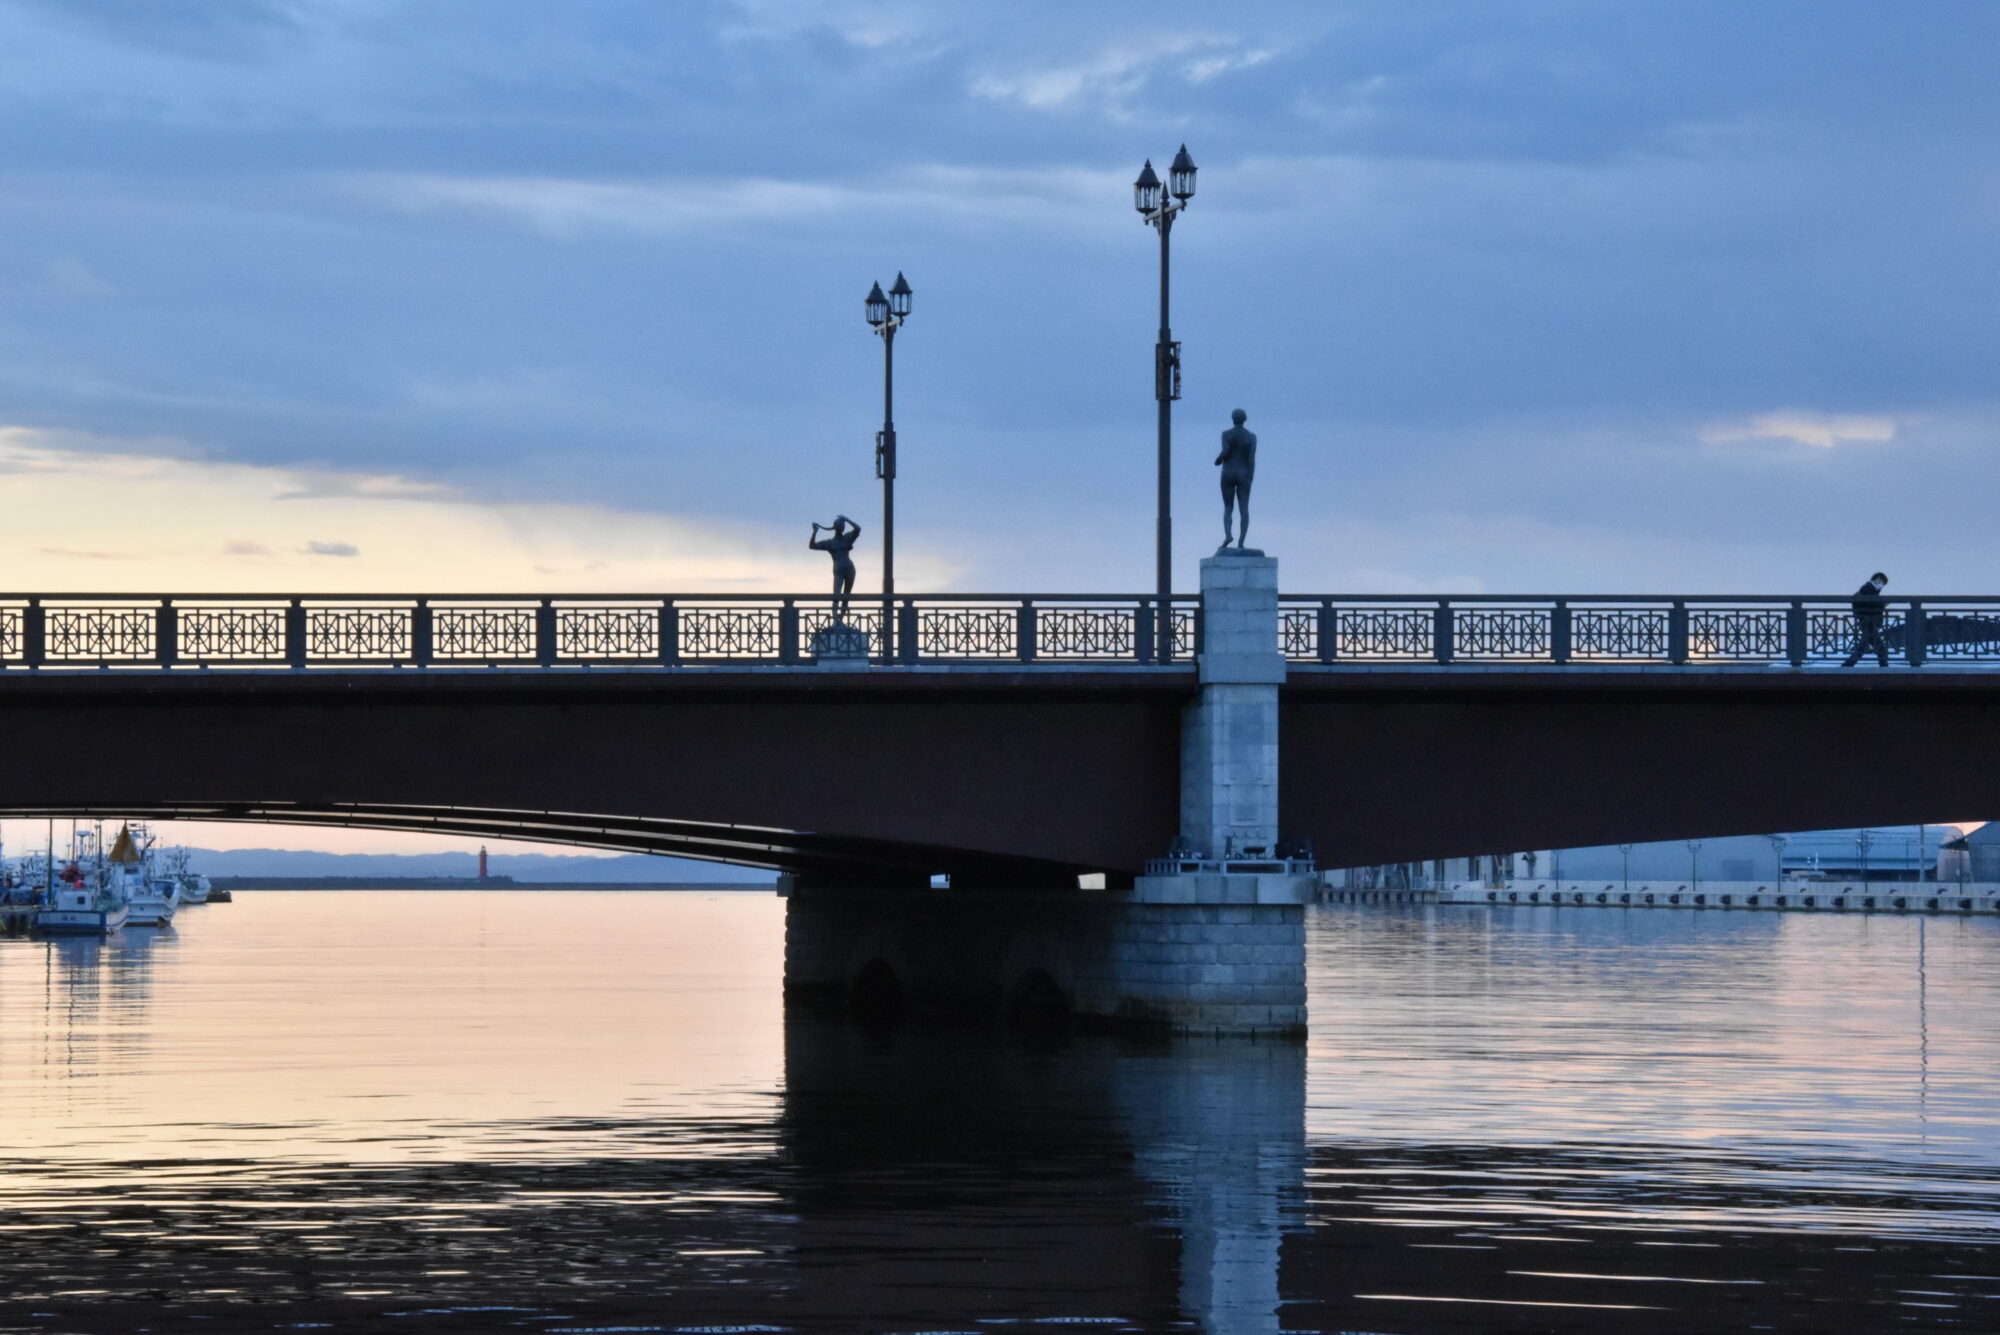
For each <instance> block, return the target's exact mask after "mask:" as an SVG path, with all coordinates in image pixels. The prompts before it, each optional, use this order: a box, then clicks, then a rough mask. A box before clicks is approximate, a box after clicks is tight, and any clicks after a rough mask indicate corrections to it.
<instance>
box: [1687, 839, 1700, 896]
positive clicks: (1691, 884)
mask: <svg viewBox="0 0 2000 1335" xmlns="http://www.w3.org/2000/svg"><path fill="white" fill-rule="evenodd" d="M1688 889H1690V890H1699V889H1701V840H1699V839H1690V840H1688Z"/></svg>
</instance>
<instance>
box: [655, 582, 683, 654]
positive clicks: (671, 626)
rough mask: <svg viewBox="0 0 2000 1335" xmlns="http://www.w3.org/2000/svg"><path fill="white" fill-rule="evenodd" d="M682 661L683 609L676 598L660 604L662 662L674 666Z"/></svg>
mask: <svg viewBox="0 0 2000 1335" xmlns="http://www.w3.org/2000/svg"><path fill="white" fill-rule="evenodd" d="M680 661H681V609H680V608H678V607H675V606H674V600H673V599H671V598H668V599H666V600H665V601H664V602H662V603H661V604H660V662H661V663H662V664H663V665H665V666H667V667H672V666H674V665H675V664H677V663H679V662H680Z"/></svg>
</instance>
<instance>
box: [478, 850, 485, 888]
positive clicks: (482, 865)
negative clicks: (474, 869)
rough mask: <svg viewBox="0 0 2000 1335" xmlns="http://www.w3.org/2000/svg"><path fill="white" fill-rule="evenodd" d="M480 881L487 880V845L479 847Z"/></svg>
mask: <svg viewBox="0 0 2000 1335" xmlns="http://www.w3.org/2000/svg"><path fill="white" fill-rule="evenodd" d="M479 879H480V880H482V881H483V880H485V879H486V845H485V844H481V845H480V846H479Z"/></svg>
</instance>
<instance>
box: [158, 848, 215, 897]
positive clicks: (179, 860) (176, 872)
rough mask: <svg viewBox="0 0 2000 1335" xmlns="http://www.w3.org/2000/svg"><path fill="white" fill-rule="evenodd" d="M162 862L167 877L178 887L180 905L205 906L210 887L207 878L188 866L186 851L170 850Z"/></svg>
mask: <svg viewBox="0 0 2000 1335" xmlns="http://www.w3.org/2000/svg"><path fill="white" fill-rule="evenodd" d="M162 861H163V862H164V863H165V864H166V869H167V875H168V876H169V877H171V878H172V879H173V880H174V881H175V883H177V884H178V885H179V886H180V893H181V903H183V904H206V903H207V902H208V899H209V895H210V893H211V892H212V887H211V886H210V885H209V883H208V878H207V877H206V876H203V875H202V874H201V873H200V872H198V871H194V870H192V869H191V868H189V866H188V851H187V850H186V849H185V848H175V849H170V850H169V851H168V852H167V853H166V855H165V856H164V858H163V859H162Z"/></svg>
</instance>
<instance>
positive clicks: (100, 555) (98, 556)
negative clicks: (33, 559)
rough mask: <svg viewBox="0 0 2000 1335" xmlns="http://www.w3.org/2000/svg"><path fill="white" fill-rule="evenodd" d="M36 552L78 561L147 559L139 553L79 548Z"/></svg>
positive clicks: (57, 548)
mask: <svg viewBox="0 0 2000 1335" xmlns="http://www.w3.org/2000/svg"><path fill="white" fill-rule="evenodd" d="M36 550H37V551H40V552H42V553H43V554H45V555H48V556H64V557H69V558H71V559H74V560H78V561H141V560H144V559H145V558H144V557H143V556H141V555H140V554H139V553H138V552H106V551H92V550H88V549H84V548H77V547H39V548H36Z"/></svg>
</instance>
